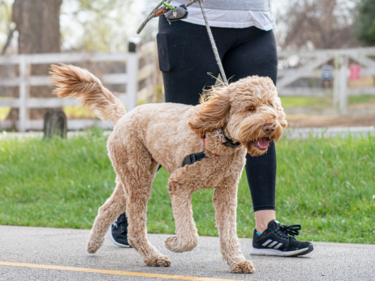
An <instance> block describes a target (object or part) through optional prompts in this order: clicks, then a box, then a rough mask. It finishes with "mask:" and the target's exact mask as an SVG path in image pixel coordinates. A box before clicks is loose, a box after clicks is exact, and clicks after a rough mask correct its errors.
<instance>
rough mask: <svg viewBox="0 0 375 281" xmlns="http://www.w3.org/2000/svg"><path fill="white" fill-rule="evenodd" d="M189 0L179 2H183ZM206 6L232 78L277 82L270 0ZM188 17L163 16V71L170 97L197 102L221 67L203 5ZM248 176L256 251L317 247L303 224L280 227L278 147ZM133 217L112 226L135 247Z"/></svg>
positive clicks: (251, 166)
mask: <svg viewBox="0 0 375 281" xmlns="http://www.w3.org/2000/svg"><path fill="white" fill-rule="evenodd" d="M184 3H186V2H185V1H184V0H174V1H172V3H171V4H172V5H174V6H180V5H183V4H184ZM204 8H205V12H206V15H207V19H208V22H209V24H210V26H211V30H212V33H213V36H214V39H215V42H216V44H217V48H218V51H219V55H220V59H221V61H222V63H223V67H224V71H225V73H226V76H227V77H228V78H230V82H235V81H237V80H239V79H242V78H245V77H247V76H252V75H258V76H266V77H270V78H271V79H272V81H273V82H274V84H275V85H276V78H277V50H276V41H275V37H274V33H273V31H272V29H273V28H274V27H275V23H274V20H273V18H272V15H271V13H270V11H269V6H268V0H205V1H204ZM188 12H189V14H188V17H187V18H186V19H183V20H181V21H176V22H172V23H170V22H168V21H167V19H166V18H165V16H161V17H160V18H159V32H158V34H157V45H158V54H159V68H160V70H161V71H162V73H163V81H164V89H165V101H166V102H173V103H182V104H189V105H197V104H198V102H199V98H200V95H201V93H202V91H203V89H205V88H207V87H210V86H213V85H214V84H215V82H216V79H215V78H214V77H218V75H219V73H220V71H219V67H218V65H217V63H216V60H215V56H214V53H213V51H212V46H211V43H210V41H209V37H208V34H207V30H206V26H205V22H204V19H203V16H202V12H201V9H200V7H199V4H198V3H195V4H193V5H192V6H190V7H189V8H188ZM246 158H247V162H246V167H245V170H246V175H247V180H248V183H249V186H250V192H251V197H252V202H253V209H254V216H255V229H254V234H253V248H252V250H251V252H250V253H251V254H254V255H276V256H296V255H305V254H308V253H310V252H311V251H313V249H314V247H313V245H312V244H311V243H309V242H301V241H298V240H296V239H295V236H297V235H298V234H299V230H300V229H301V226H300V225H291V226H285V225H280V223H279V222H278V221H277V220H276V212H275V209H276V207H275V193H276V149H275V143H271V144H270V146H269V149H268V152H267V153H266V154H264V155H262V156H259V157H252V156H250V155H249V154H247V157H246ZM126 228H127V221H126V216H125V214H122V215H121V216H120V217H119V218H118V220H117V221H116V222H115V223H114V224H113V225H112V227H111V237H112V241H113V242H114V243H115V244H116V245H119V246H123V247H130V245H129V244H128V242H127V236H126V235H127V231H126Z"/></svg>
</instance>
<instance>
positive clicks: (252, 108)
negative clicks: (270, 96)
mask: <svg viewBox="0 0 375 281" xmlns="http://www.w3.org/2000/svg"><path fill="white" fill-rule="evenodd" d="M246 110H247V111H254V110H255V106H248V107H246Z"/></svg>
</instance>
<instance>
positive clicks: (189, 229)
mask: <svg viewBox="0 0 375 281" xmlns="http://www.w3.org/2000/svg"><path fill="white" fill-rule="evenodd" d="M168 190H169V194H170V195H171V199H172V208H173V216H174V219H175V223H176V236H172V237H168V238H167V239H166V240H165V247H166V248H167V249H168V250H170V251H173V252H176V253H181V252H187V251H191V250H193V249H194V248H195V247H196V246H197V245H198V240H199V236H198V232H197V228H196V227H195V223H194V219H193V211H192V205H191V196H192V194H193V192H194V188H192V187H191V186H189V185H186V184H185V185H182V184H181V183H180V182H179V181H177V180H175V179H174V175H173V174H172V176H171V177H170V179H169V182H168Z"/></svg>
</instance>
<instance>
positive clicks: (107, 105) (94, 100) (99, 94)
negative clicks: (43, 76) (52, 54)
mask: <svg viewBox="0 0 375 281" xmlns="http://www.w3.org/2000/svg"><path fill="white" fill-rule="evenodd" d="M50 74H51V75H52V79H53V82H54V84H56V85H57V86H58V88H57V89H55V90H54V91H53V93H54V94H56V95H58V96H59V98H66V97H67V98H77V99H78V101H79V102H80V103H82V104H83V106H86V107H90V108H91V109H92V110H93V111H94V112H95V114H96V115H97V116H98V117H99V118H100V119H102V120H103V121H108V120H111V121H112V122H113V124H116V123H117V121H118V120H119V119H120V118H121V117H122V116H124V115H125V114H126V110H125V108H124V105H123V104H122V103H121V102H120V100H118V99H117V98H116V97H115V96H114V95H113V94H112V93H111V92H110V91H109V90H108V89H106V88H105V87H104V86H103V84H102V83H101V82H100V80H99V79H98V78H97V77H95V76H94V75H93V74H92V73H90V72H89V71H87V70H86V69H82V68H80V67H76V66H73V65H65V64H60V65H52V66H51V71H50Z"/></svg>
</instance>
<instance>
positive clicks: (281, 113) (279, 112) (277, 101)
mask: <svg viewBox="0 0 375 281" xmlns="http://www.w3.org/2000/svg"><path fill="white" fill-rule="evenodd" d="M275 106H276V109H277V120H278V121H279V123H280V125H281V127H282V128H283V129H285V128H286V127H287V126H288V121H286V120H285V112H284V108H283V107H282V105H281V100H280V98H279V97H276V98H275Z"/></svg>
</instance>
